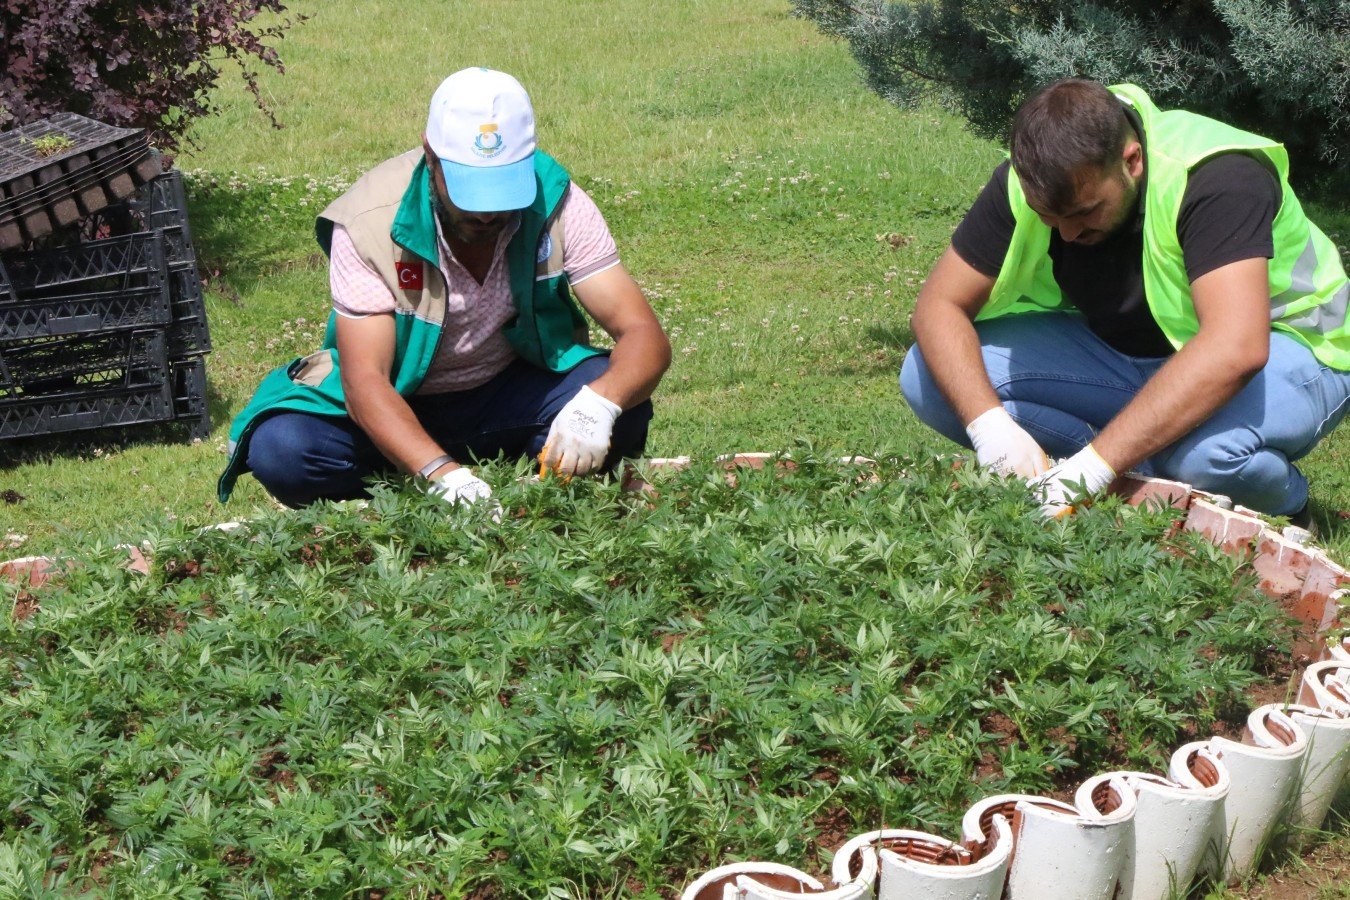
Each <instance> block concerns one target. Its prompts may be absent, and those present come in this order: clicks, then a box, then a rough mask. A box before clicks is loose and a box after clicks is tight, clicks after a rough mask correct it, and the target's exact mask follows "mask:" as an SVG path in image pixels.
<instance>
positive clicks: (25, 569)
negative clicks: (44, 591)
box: [0, 556, 56, 590]
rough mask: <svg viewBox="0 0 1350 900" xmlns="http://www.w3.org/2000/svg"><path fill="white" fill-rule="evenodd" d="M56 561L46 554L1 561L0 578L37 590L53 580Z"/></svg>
mask: <svg viewBox="0 0 1350 900" xmlns="http://www.w3.org/2000/svg"><path fill="white" fill-rule="evenodd" d="M55 573H56V561H55V560H53V559H51V558H50V557H46V556H25V557H22V558H20V559H11V560H10V561H9V562H3V563H0V578H3V579H4V580H5V581H8V582H9V583H10V584H17V585H20V586H21V587H23V588H26V589H28V590H35V589H37V588H40V587H42V586H43V585H44V584H46V583H47V582H49V581H51V580H52V576H53V575H54V574H55Z"/></svg>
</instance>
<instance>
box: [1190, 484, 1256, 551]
mask: <svg viewBox="0 0 1350 900" xmlns="http://www.w3.org/2000/svg"><path fill="white" fill-rule="evenodd" d="M1185 528H1186V530H1187V531H1195V532H1199V533H1200V534H1203V535H1204V536H1205V537H1206V538H1208V539H1209V541H1210V543H1212V544H1214V545H1216V546H1217V547H1219V548H1220V549H1221V550H1223V552H1224V553H1227V554H1228V555H1229V556H1239V555H1242V554H1246V553H1248V552H1250V551H1251V549H1252V542H1253V541H1255V540H1256V538H1257V536H1258V535H1260V534H1261V531H1262V529H1263V528H1264V526H1263V525H1262V524H1261V520H1260V519H1256V518H1252V517H1251V516H1246V515H1243V514H1242V513H1237V512H1233V511H1231V510H1227V509H1223V508H1222V507H1220V506H1218V505H1216V504H1214V503H1211V502H1210V501H1208V500H1202V499H1200V498H1195V499H1193V500H1192V501H1191V508H1190V509H1189V510H1187V512H1186V525H1185Z"/></svg>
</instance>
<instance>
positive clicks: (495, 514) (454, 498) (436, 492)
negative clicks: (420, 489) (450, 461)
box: [427, 466, 502, 522]
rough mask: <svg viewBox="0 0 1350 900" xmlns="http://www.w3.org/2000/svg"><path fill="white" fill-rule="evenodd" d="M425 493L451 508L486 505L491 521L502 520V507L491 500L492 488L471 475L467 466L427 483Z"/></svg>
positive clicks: (452, 470)
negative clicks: (442, 501)
mask: <svg viewBox="0 0 1350 900" xmlns="http://www.w3.org/2000/svg"><path fill="white" fill-rule="evenodd" d="M427 493H428V494H430V495H431V496H433V497H440V498H441V499H442V500H444V501H445V502H446V503H449V504H450V505H451V506H457V505H459V504H461V503H462V504H464V505H465V506H470V505H472V504H474V503H488V504H490V507H489V508H490V510H491V515H492V521H494V522H500V521H501V520H502V505H501V504H500V503H498V502H497V501H496V500H494V499H493V498H492V488H490V487H488V485H487V482H486V481H484V480H483V479H481V478H479V477H478V476H477V475H475V474H473V470H472V469H470V468H469V467H468V466H460V467H459V468H457V469H451V470H450V471H449V472H446V473H445V474H444V475H442V476H441V477H440V478H437V479H435V480H433V481H429V482H427Z"/></svg>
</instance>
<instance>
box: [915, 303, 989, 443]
mask: <svg viewBox="0 0 1350 900" xmlns="http://www.w3.org/2000/svg"><path fill="white" fill-rule="evenodd" d="M912 324H913V327H914V337H915V339H916V340H917V341H918V343H919V349H920V350H921V351H922V352H923V359H924V362H925V363H926V364H927V366H928V371H929V372H930V373H931V374H932V376H933V380H934V381H936V382H937V386H938V389H939V390H941V391H942V396H944V397H946V398H947V402H948V403H949V404H951V407H952V409H953V410H954V411H955V412H956V414H957V415H958V416H960V417H961V421H962V423H964V424H966V425H969V424H970V423H971V422H972V421H973V420H974V419H975V418H976V417H977V416H979V415H980V414H981V413H983V412H986V411H988V410H990V409H993V408H994V407H995V406H998V405H999V399H998V395H997V394H995V393H994V387H993V385H991V384H990V383H989V376H988V375H987V374H986V373H985V369H984V356H983V355H982V354H981V352H980V338H979V335H978V334H976V332H975V326H974V324H973V323H972V322H971V320H970V317H969V316H968V315H966V313H965V312H963V311H962V310H961V309H959V308H957V307H955V306H952V305H950V304H946V303H942V302H941V301H937V300H933V301H930V302H927V303H925V302H924V299H923V298H920V301H919V305H918V307H917V308H916V309H915V311H914V317H913V320H912Z"/></svg>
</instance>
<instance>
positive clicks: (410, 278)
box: [394, 261, 423, 291]
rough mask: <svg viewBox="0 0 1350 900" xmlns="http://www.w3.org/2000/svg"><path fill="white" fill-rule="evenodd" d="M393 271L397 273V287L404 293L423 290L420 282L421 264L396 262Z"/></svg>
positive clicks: (418, 262)
mask: <svg viewBox="0 0 1350 900" xmlns="http://www.w3.org/2000/svg"><path fill="white" fill-rule="evenodd" d="M394 271H395V272H397V273H398V286H399V287H401V288H403V290H405V291H420V290H422V289H423V281H422V263H421V262H420V261H417V262H396V263H394Z"/></svg>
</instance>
